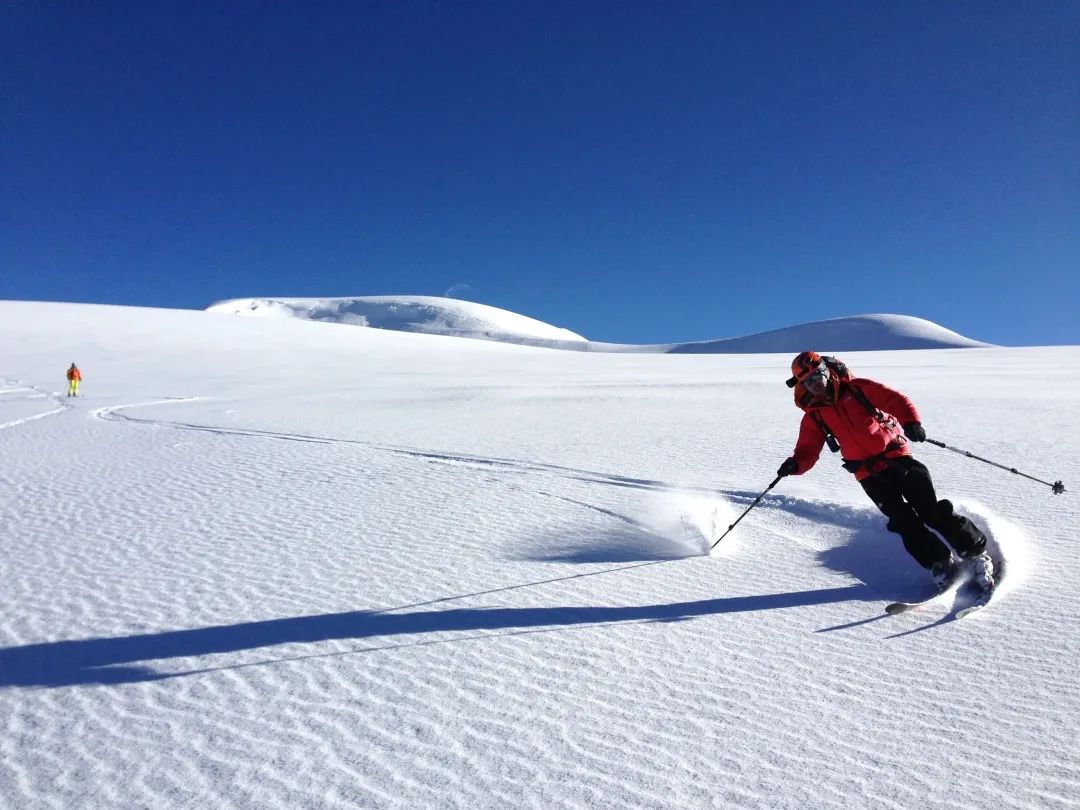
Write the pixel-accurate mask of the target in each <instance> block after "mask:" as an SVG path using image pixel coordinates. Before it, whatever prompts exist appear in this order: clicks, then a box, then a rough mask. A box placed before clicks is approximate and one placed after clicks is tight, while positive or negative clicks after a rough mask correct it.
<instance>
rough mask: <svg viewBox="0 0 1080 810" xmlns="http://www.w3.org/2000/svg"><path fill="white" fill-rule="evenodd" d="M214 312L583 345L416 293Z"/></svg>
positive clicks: (522, 321)
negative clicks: (569, 342)
mask: <svg viewBox="0 0 1080 810" xmlns="http://www.w3.org/2000/svg"><path fill="white" fill-rule="evenodd" d="M207 309H208V311H210V312H226V313H233V314H236V315H251V316H255V317H269V318H273V317H291V318H303V319H304V320H309V321H322V322H324V323H343V324H351V325H353V326H370V327H373V328H375V329H393V330H396V331H399V332H423V333H426V334H430V335H452V336H454V337H469V338H485V339H488V340H502V341H505V342H507V343H515V342H521V341H522V340H529V341H535V340H546V341H583V340H585V338H583V337H582V336H581V335H578V334H576V333H574V332H571V331H570V330H569V329H560V328H559V327H557V326H552V325H551V324H547V323H544V322H543V321H538V320H535V319H534V318H529V317H526V316H525V315H518V314H517V313H515V312H509V311H508V310H505V309H498V308H497V307H491V306H488V305H487V304H477V303H474V302H472V301H460V300H458V299H456V298H437V297H432V296H418V295H397V296H391V295H373V296H367V297H360V298H237V299H232V300H228V301H218V302H217V303H214V304H211V305H210V306H209V307H207Z"/></svg>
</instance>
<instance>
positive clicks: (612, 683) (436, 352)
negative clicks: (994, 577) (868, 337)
mask: <svg viewBox="0 0 1080 810" xmlns="http://www.w3.org/2000/svg"><path fill="white" fill-rule="evenodd" d="M807 348H809V346H808V347H807ZM790 359H791V356H790V354H756V355H755V354H734V355H724V354H684V355H680V354H675V355H672V354H655V353H653V354H640V353H638V354H625V353H624V354H617V353H616V354H612V353H591V352H564V351H554V350H551V349H544V348H534V347H523V346H517V345H510V344H507V343H501V342H493V341H478V340H458V339H453V338H450V337H443V336H436V335H424V334H413V333H407V332H397V331H385V330H377V329H358V328H353V327H347V326H340V325H331V324H322V323H313V322H310V321H306V320H302V319H294V318H287V319H259V318H235V317H223V316H221V315H220V314H215V313H208V312H192V311H180V310H151V309H137V308H122V307H106V306H90V305H71V304H44V303H25V302H23V303H15V302H5V303H0V493H2V495H0V526H2V527H3V530H2V533H0V582H2V583H3V587H2V589H0V806H2V807H4V808H18V809H19V810H22V809H23V808H53V807H55V808H132V807H152V808H179V807H185V808H206V807H212V808H354V807H359V808H477V807H483V808H502V807H506V808H543V809H544V810H548V809H549V808H735V807H737V808H991V807H992V808H1065V807H1076V806H1078V805H1080V597H1078V589H1077V582H1078V581H1080V542H1078V540H1077V532H1076V526H1077V523H1078V520H1077V519H1078V511H1080V510H1078V500H1077V493H1076V491H1075V490H1076V488H1077V486H1078V485H1080V430H1078V429H1077V426H1078V425H1080V347H1057V348H975V349H945V350H924V351H879V352H851V353H847V354H844V355H843V359H844V360H845V361H847V362H848V364H849V365H850V366H851V367H852V368H853V370H854V371H855V372H856V373H858V374H860V375H866V376H871V377H874V378H877V379H879V380H881V381H883V382H885V383H887V384H890V385H893V386H895V387H898V388H900V389H901V390H903V391H905V392H906V393H908V394H909V395H910V396H911V397H912V398H913V399H914V400H915V402H916V404H917V405H918V407H919V408H920V410H921V412H922V415H923V420H924V423H925V425H926V428H927V430H928V432H929V434H930V436H931V437H934V438H938V439H940V440H943V441H945V442H947V443H949V444H954V445H956V446H957V447H960V448H964V449H967V450H970V451H972V452H975V453H977V454H979V455H983V456H985V457H987V458H989V459H992V460H996V461H1001V462H1003V463H1005V464H1008V465H1010V466H1015V467H1016V468H1017V469H1019V470H1020V471H1022V472H1026V473H1029V474H1032V475H1035V476H1037V477H1040V478H1043V479H1044V480H1047V481H1054V480H1057V479H1059V478H1060V479H1062V480H1063V481H1064V483H1065V486H1066V487H1067V491H1066V492H1065V493H1064V494H1062V495H1054V494H1052V493H1051V491H1050V488H1049V487H1047V486H1043V485H1041V484H1038V483H1035V482H1033V481H1029V480H1026V479H1024V478H1021V477H1020V476H1019V475H1013V474H1011V473H1009V472H1006V471H1003V470H999V469H996V468H994V467H991V466H989V465H986V464H983V463H980V462H978V461H975V460H972V459H969V458H965V457H964V456H962V455H959V454H957V453H951V452H949V451H946V450H943V449H940V448H936V447H930V446H927V445H920V446H918V447H917V448H916V456H917V457H918V458H920V459H922V460H923V461H925V462H926V463H927V465H928V466H929V467H930V469H931V471H932V472H933V474H934V477H935V481H936V483H937V485H938V490H939V493H940V494H941V496H943V497H949V498H952V499H954V500H955V501H956V502H957V503H958V504H960V505H961V507H962V508H963V510H964V511H966V513H967V514H969V515H970V516H972V517H973V518H974V519H975V520H976V521H980V522H981V523H982V524H983V525H984V527H985V528H986V529H987V530H988V531H989V532H990V533H991V534H992V538H993V540H994V542H995V544H996V545H998V546H1000V548H1001V550H1002V553H1003V554H1004V555H1005V557H1006V558H1007V559H1008V562H1009V569H1008V570H1009V573H1008V576H1007V579H1006V581H1005V583H1004V585H1003V588H1002V590H1001V591H999V593H998V594H997V595H996V596H995V598H994V600H993V601H992V602H991V603H990V605H989V606H988V607H986V608H985V609H984V610H982V611H980V612H978V613H976V614H974V615H972V616H969V617H967V618H964V619H962V620H958V621H951V620H949V613H950V607H951V606H950V605H949V604H948V600H946V603H945V604H940V605H931V606H928V607H926V608H924V609H922V610H918V611H914V612H911V613H907V614H903V615H900V616H886V615H885V614H884V613H883V607H884V605H885V604H886V603H887V602H889V601H891V600H895V599H903V598H910V597H914V596H919V595H921V594H922V593H923V592H924V591H925V590H926V588H927V582H926V581H925V575H924V574H923V572H922V571H921V569H919V568H918V566H917V565H916V564H915V563H914V562H912V561H911V560H910V559H908V557H907V556H906V554H905V553H904V551H903V550H902V548H901V546H900V543H899V540H898V539H897V538H896V536H894V535H891V534H889V533H888V532H887V531H886V530H885V528H884V520H883V519H882V518H881V516H880V515H879V514H878V513H877V512H876V511H875V509H874V508H873V505H872V504H871V503H870V502H869V501H868V500H867V499H866V497H865V495H864V494H863V492H862V490H861V489H860V488H859V486H858V485H857V484H856V483H855V481H854V480H853V479H852V477H851V476H849V475H848V474H847V473H845V472H844V471H843V470H841V469H840V467H839V463H838V460H837V459H836V457H833V456H831V455H829V454H828V453H827V452H826V454H824V455H823V458H822V460H821V462H820V463H819V465H818V466H817V467H816V468H815V469H814V470H812V471H811V472H810V473H809V474H807V475H805V476H800V477H797V478H788V479H784V480H783V481H781V482H780V484H779V485H778V486H777V487H776V488H775V489H774V490H773V491H772V492H771V493H770V494H769V495H767V496H766V497H765V498H764V499H763V500H762V502H761V505H760V506H758V507H757V508H755V509H754V510H752V511H751V512H750V513H749V514H748V515H747V516H746V517H745V518H744V519H743V520H742V522H741V523H740V524H739V525H738V526H737V527H736V529H735V530H734V531H733V532H732V533H731V534H730V535H729V536H728V537H727V538H726V539H725V540H724V541H723V543H721V544H720V545H719V546H718V547H717V549H716V551H715V552H713V553H712V554H708V553H706V551H707V547H708V544H709V543H710V542H711V541H712V540H713V539H715V538H716V537H717V536H719V533H720V532H721V531H722V530H723V529H724V528H726V527H727V525H729V524H730V523H731V522H732V521H733V520H734V519H735V518H736V517H737V516H738V515H739V514H741V513H742V512H743V510H745V509H746V507H747V506H748V505H749V504H750V503H751V501H752V500H753V499H754V498H755V497H756V496H757V495H758V494H759V493H760V492H761V491H762V490H763V489H764V488H765V486H766V485H767V484H768V483H769V482H770V481H771V480H772V479H773V477H774V475H775V470H776V468H777V467H778V466H779V464H780V462H781V461H783V460H784V458H785V457H786V456H787V455H788V454H789V452H790V451H791V448H792V447H793V445H794V442H795V435H796V430H797V426H798V422H799V412H798V411H797V410H796V409H795V407H794V406H793V404H792V401H791V392H790V391H789V390H788V389H787V388H786V387H785V385H784V380H785V379H786V378H787V377H788V375H789V367H788V366H789V362H790ZM72 361H75V362H77V363H78V364H79V366H80V368H81V369H82V371H83V375H84V380H83V393H84V396H83V397H81V398H77V399H68V398H66V397H65V396H63V393H62V392H63V390H64V385H65V382H64V379H63V375H64V370H65V369H66V368H67V366H68V364H70V363H71V362H72Z"/></svg>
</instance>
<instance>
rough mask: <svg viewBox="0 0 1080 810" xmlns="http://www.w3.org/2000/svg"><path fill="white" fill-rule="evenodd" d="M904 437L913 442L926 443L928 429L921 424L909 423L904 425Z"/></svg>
mask: <svg viewBox="0 0 1080 810" xmlns="http://www.w3.org/2000/svg"><path fill="white" fill-rule="evenodd" d="M904 435H905V436H907V437H908V438H909V439H911V441H913V442H925V441H926V428H924V427H923V426H922V423H921V422H908V423H907V424H906V425H904Z"/></svg>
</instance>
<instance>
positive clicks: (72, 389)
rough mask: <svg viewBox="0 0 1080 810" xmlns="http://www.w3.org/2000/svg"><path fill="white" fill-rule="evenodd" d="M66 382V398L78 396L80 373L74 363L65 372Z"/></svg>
mask: <svg viewBox="0 0 1080 810" xmlns="http://www.w3.org/2000/svg"><path fill="white" fill-rule="evenodd" d="M67 380H68V394H67V395H68V396H69V397H77V396H78V395H79V383H80V382H81V381H82V372H81V371H79V367H78V366H77V365H75V364H74V363H72V364H71V367H70V368H69V369H68V370H67Z"/></svg>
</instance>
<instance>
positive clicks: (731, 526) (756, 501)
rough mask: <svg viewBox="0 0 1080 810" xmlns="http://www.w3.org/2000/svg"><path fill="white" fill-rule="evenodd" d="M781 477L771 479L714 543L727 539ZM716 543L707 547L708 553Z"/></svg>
mask: <svg viewBox="0 0 1080 810" xmlns="http://www.w3.org/2000/svg"><path fill="white" fill-rule="evenodd" d="M783 477H784V476H782V475H778V476H776V478H774V479H773V482H772V483H771V484H769V485H768V486H767V487H765V492H762V493H761V494H760V495H758V496H757V497H756V498H754V502H753V503H752V504H750V505H749V506H748V507H746V512H743V513H742V514H741V515H739V517H738V520H736V521H735V522H734V523H732V524H731V525H730V526H728V527H727V531H726V532H724V533H723V534H722V535H720V537H719V538H718V539H717V541H716V543H719V542H720V541H721V540H723V539H724V538H725V537H727V536H728V534H729V533H730V532H731V530H732V529H734V528H735V527H736V526H738V525H739V521H740V520H742V519H743V518H744V517H746V514H747V512H749V511H750V510H751V509H753V508H754V507H755V506H757V505H758V503H759V502H760V501H761V499H762V498H764V497H765V495H766V494H767V493H768V491H769V490H770V489H772V488H773V487H775V486H776V485H777V484H779V483H780V479H781V478H783ZM716 543H713V544H712V545H711V546H709V551H712V550H713V549H714V548H716Z"/></svg>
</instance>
